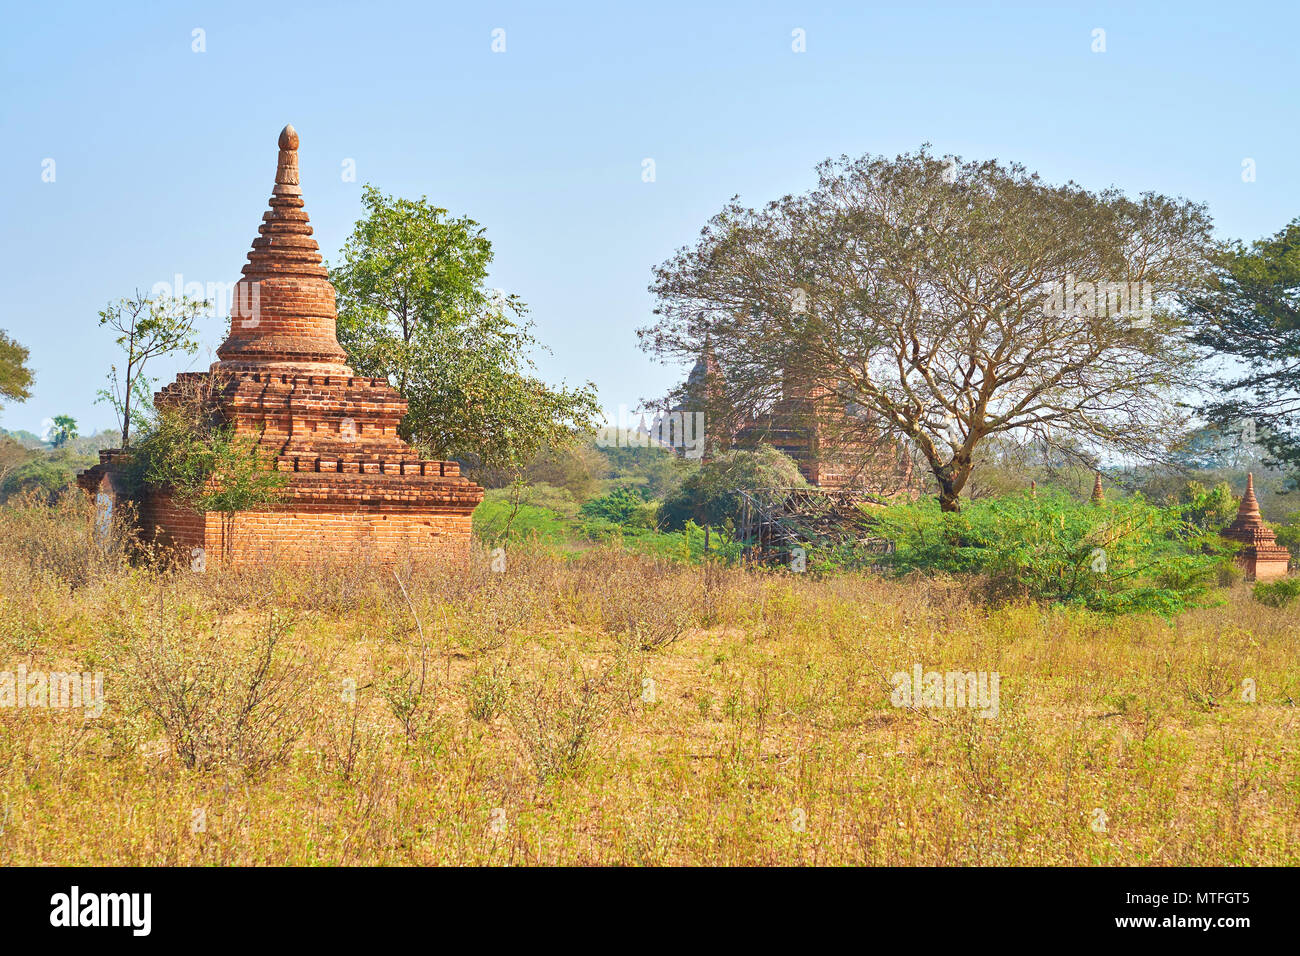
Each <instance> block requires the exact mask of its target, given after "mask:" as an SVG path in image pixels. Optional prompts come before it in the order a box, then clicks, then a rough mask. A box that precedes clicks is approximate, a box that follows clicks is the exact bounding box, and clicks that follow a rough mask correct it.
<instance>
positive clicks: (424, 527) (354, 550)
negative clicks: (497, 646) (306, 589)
mask: <svg viewBox="0 0 1300 956" xmlns="http://www.w3.org/2000/svg"><path fill="white" fill-rule="evenodd" d="M471 522H472V519H471V517H470V515H468V514H463V513H461V514H454V513H443V512H439V511H438V510H436V509H431V510H428V511H425V512H414V511H403V512H400V513H384V512H381V511H374V510H359V509H358V510H352V511H331V510H326V509H311V508H301V509H298V508H295V509H292V510H289V509H286V510H276V511H241V512H238V513H236V514H235V515H234V516H233V517H228V516H226V515H224V514H221V513H220V512H206V513H203V514H200V513H198V512H195V511H191V510H189V509H187V508H183V507H181V506H179V505H177V504H176V503H175V502H173V501H172V500H171V499H170V498H168V497H167V496H165V495H160V494H152V495H149V496H147V497H146V500H145V502H144V503H143V505H142V508H141V523H142V525H143V526H144V528H145V532H146V535H147V536H148V537H150V539H151V540H154V541H155V542H156V543H158V544H159V545H162V546H164V547H174V548H176V549H178V550H180V551H181V552H182V557H187V558H188V557H189V556H190V553H191V552H192V550H193V549H194V548H202V549H203V552H204V560H205V561H206V563H207V565H208V566H210V567H212V566H217V565H220V564H223V563H231V564H260V563H270V564H291V565H304V564H314V563H328V562H335V561H340V562H341V561H350V560H355V559H357V558H358V557H361V556H368V557H370V558H371V559H373V560H375V561H377V562H379V563H381V564H383V563H396V562H399V561H403V560H408V559H410V558H417V559H418V558H419V557H421V556H425V557H428V558H437V559H439V560H445V559H448V558H457V559H466V560H468V556H469V542H470V536H471V531H472V523H471Z"/></svg>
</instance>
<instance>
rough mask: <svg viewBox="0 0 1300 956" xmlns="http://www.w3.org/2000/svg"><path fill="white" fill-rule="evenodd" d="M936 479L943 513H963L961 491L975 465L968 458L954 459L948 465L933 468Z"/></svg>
mask: <svg viewBox="0 0 1300 956" xmlns="http://www.w3.org/2000/svg"><path fill="white" fill-rule="evenodd" d="M931 468H932V470H933V471H934V477H935V478H936V479H937V480H938V482H939V508H940V510H942V511H948V512H953V513H956V512H959V511H961V490H962V489H963V488H965V487H966V480H967V479H968V478H970V473H971V471H972V470H973V469H974V465H973V464H972V463H971V461H970V459H968V458H960V457H959V458H954V459H953V460H952V461H951V462H949V463H948V464H946V465H942V466H939V467H934V466H933V465H932V466H931Z"/></svg>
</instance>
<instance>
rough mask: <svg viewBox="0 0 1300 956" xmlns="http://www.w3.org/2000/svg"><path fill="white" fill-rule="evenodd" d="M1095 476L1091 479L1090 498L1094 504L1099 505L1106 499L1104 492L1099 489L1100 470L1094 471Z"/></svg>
mask: <svg viewBox="0 0 1300 956" xmlns="http://www.w3.org/2000/svg"><path fill="white" fill-rule="evenodd" d="M1094 475H1095V477H1094V478H1093V481H1092V498H1091V499H1090V500H1091V501H1092V503H1093V504H1094V505H1099V504H1101V503H1102V502H1104V501H1105V500H1106V493H1105V492H1104V491H1102V490H1101V472H1099V471H1098V472H1094Z"/></svg>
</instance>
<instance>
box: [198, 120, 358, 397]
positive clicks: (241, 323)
mask: <svg viewBox="0 0 1300 956" xmlns="http://www.w3.org/2000/svg"><path fill="white" fill-rule="evenodd" d="M278 146H279V150H280V152H279V157H278V159H277V161H276V168H275V186H274V188H273V189H272V190H271V201H270V209H268V210H267V211H266V212H265V213H263V214H262V225H260V226H258V228H257V232H258V236H257V238H256V239H254V240H253V248H252V249H251V250H250V251H249V253H248V262H247V264H246V265H245V266H244V269H243V278H242V279H240V280H239V282H238V283H236V286H235V302H234V305H233V307H232V309H231V313H230V336H229V338H227V339H226V341H225V342H224V343H222V345H221V347H220V348H219V349H217V356H218V357H219V358H220V359H221V361H220V362H218V363H217V364H216V365H214V366H213V370H214V371H217V370H235V369H243V370H249V369H257V370H268V371H289V370H297V371H309V372H324V373H326V374H331V373H332V374H339V375H350V374H351V370H350V369H349V368H348V367H347V365H346V364H345V362H346V359H347V356H346V355H345V354H344V352H343V349H342V348H340V347H339V343H338V338H337V336H336V323H337V319H338V313H337V312H336V310H335V306H334V286H333V285H332V284H331V283H330V281H329V272H328V270H326V268H325V264H324V261H323V260H322V258H321V254H320V246H319V245H317V243H316V240H315V239H313V238H312V228H311V222H310V220H309V219H308V217H307V210H306V209H305V208H304V203H303V198H302V185H301V183H300V181H299V175H298V131H297V130H295V129H294V128H293V126H292V125H290V126H286V127H285V128H284V129H283V130H281V131H280V137H279V140H278Z"/></svg>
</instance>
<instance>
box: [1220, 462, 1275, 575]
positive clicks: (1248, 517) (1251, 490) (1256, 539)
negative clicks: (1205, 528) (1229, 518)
mask: <svg viewBox="0 0 1300 956" xmlns="http://www.w3.org/2000/svg"><path fill="white" fill-rule="evenodd" d="M1222 534H1223V536H1224V537H1225V538H1227V539H1228V540H1229V541H1236V542H1237V543H1238V544H1240V545H1242V549H1241V552H1240V554H1238V556H1237V560H1238V561H1239V562H1240V564H1241V566H1242V568H1243V569H1244V570H1245V572H1246V580H1247V581H1269V580H1272V579H1273V578H1281V577H1285V576H1286V572H1287V566H1288V565H1289V563H1290V561H1291V552H1289V551H1288V550H1287V549H1286V548H1284V547H1282V546H1281V545H1280V544H1278V543H1277V535H1276V534H1274V533H1273V530H1272V529H1271V528H1269V527H1268V525H1266V524H1264V519H1263V518H1262V517H1261V516H1260V513H1259V502H1258V501H1256V500H1255V476H1254V475H1253V474H1252V475H1247V476H1246V493H1245V495H1243V496H1242V499H1241V505H1240V506H1239V507H1238V509H1237V517H1236V520H1234V521H1233V522H1232V524H1230V525H1228V527H1226V528H1224V529H1223V532H1222Z"/></svg>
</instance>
